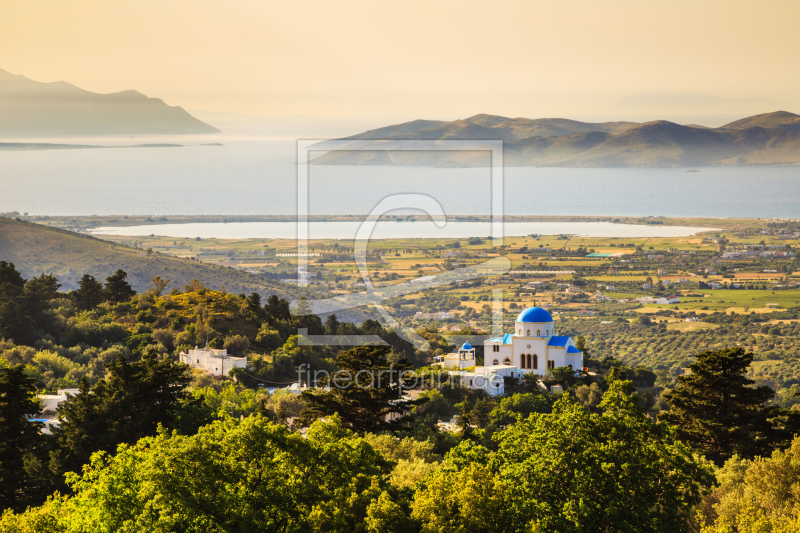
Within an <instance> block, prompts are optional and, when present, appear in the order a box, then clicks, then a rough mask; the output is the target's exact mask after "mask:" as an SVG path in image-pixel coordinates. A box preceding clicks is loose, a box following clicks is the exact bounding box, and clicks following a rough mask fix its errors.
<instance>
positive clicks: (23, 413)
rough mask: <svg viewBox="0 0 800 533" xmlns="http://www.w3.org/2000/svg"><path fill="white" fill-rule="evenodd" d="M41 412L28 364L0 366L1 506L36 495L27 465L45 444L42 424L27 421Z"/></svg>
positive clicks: (21, 503)
mask: <svg viewBox="0 0 800 533" xmlns="http://www.w3.org/2000/svg"><path fill="white" fill-rule="evenodd" d="M38 412H39V399H38V398H37V397H36V380H35V379H34V378H31V377H28V376H26V375H25V367H24V366H23V365H17V366H14V367H11V368H2V369H0V509H7V508H12V509H16V510H19V509H20V508H24V507H25V506H26V505H27V504H29V503H32V502H31V498H33V497H35V495H34V494H32V489H33V488H34V487H33V486H32V484H31V483H30V482H29V479H28V474H27V472H26V470H25V464H26V462H27V461H28V460H29V459H30V458H31V457H32V456H33V455H34V454H36V453H37V452H39V451H41V449H42V446H43V444H44V438H43V437H42V435H41V433H40V429H41V427H42V424H41V423H39V422H31V421H29V420H28V416H29V415H33V414H36V413H38Z"/></svg>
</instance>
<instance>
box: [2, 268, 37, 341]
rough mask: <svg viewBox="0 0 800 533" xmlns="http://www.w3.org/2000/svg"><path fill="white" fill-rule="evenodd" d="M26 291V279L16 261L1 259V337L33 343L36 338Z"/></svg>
mask: <svg viewBox="0 0 800 533" xmlns="http://www.w3.org/2000/svg"><path fill="white" fill-rule="evenodd" d="M24 291H25V280H24V279H23V278H22V275H21V274H20V273H19V272H17V269H16V267H15V266H14V263H7V262H6V261H0V338H5V339H13V340H14V341H15V342H16V343H17V344H31V343H32V342H33V340H34V331H33V321H32V320H31V318H30V315H29V314H28V309H27V306H26V302H25V298H24Z"/></svg>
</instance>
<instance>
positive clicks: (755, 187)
mask: <svg viewBox="0 0 800 533" xmlns="http://www.w3.org/2000/svg"><path fill="white" fill-rule="evenodd" d="M159 141H160V142H173V143H175V142H177V143H183V144H185V145H186V146H183V147H179V148H113V149H92V150H53V151H20V152H10V151H7V152H0V211H19V212H28V213H30V214H31V215H91V214H96V215H112V214H113V215H125V214H127V215H139V214H147V215H178V214H183V215H202V214H227V215H234V214H235V215H261V214H263V215H276V214H279V215H293V214H295V213H296V212H297V179H296V175H297V169H296V167H295V159H296V148H295V144H294V143H293V142H287V141H274V140H266V139H259V138H257V137H230V138H226V137H220V136H197V137H182V138H179V139H176V138H174V137H170V138H168V139H153V138H147V139H144V138H137V139H122V140H117V143H119V144H123V143H128V144H131V143H137V144H138V143H144V142H159ZM61 142H63V140H62V141H61ZM76 142H77V141H76ZM209 142H216V143H222V144H223V146H203V145H202V144H203V143H209ZM686 170H687V169H682V168H667V169H663V168H658V169H638V168H636V169H575V168H531V167H525V168H506V169H505V172H504V176H503V183H504V196H503V198H504V202H503V204H504V205H503V211H504V212H505V214H509V215H637V216H639V215H652V216H693V217H700V216H707V217H756V218H800V167H792V166H749V167H712V168H700V169H699V170H700V172H686ZM490 183H491V176H490V170H489V169H488V168H474V169H445V168H425V167H408V166H406V167H389V166H381V167H350V166H312V167H311V170H310V178H309V192H308V203H309V212H310V214H312V215H313V214H348V215H359V214H366V213H368V212H370V211H371V210H372V209H373V208H374V207H375V205H376V204H377V203H378V202H379V201H380V200H381V199H382V198H384V197H386V196H387V195H390V194H397V193H423V194H427V195H430V196H432V197H433V198H435V199H436V200H437V201H438V202H439V203H440V204H441V205H442V207H443V209H444V212H445V213H447V214H448V215H453V214H490V211H491V203H490V202H491V188H490Z"/></svg>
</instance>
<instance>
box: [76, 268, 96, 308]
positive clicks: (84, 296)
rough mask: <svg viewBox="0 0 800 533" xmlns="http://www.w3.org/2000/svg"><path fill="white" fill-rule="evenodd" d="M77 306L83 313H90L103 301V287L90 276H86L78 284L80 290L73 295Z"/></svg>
mask: <svg viewBox="0 0 800 533" xmlns="http://www.w3.org/2000/svg"><path fill="white" fill-rule="evenodd" d="M72 296H73V298H74V299H75V305H76V306H77V307H78V309H80V310H81V311H90V310H92V309H94V308H95V307H97V306H98V305H100V304H101V303H102V301H103V285H102V284H101V283H100V282H99V281H97V280H96V279H94V277H93V276H90V275H89V274H84V275H83V277H82V278H81V280H80V281H79V282H78V289H77V290H76V291H75V292H73V293H72Z"/></svg>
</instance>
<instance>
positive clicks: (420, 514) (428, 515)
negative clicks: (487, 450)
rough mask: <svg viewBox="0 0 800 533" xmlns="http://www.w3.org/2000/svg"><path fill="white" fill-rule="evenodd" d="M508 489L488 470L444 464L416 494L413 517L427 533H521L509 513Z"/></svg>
mask: <svg viewBox="0 0 800 533" xmlns="http://www.w3.org/2000/svg"><path fill="white" fill-rule="evenodd" d="M510 501H511V495H510V493H509V492H508V487H507V486H506V485H505V484H504V483H503V481H502V480H500V479H499V478H498V476H497V475H496V474H495V473H494V472H492V471H491V470H490V469H489V468H488V467H486V466H485V465H483V464H480V463H469V464H468V465H467V466H466V467H465V468H464V469H463V470H454V469H452V467H451V466H450V465H448V464H447V463H445V465H444V466H443V467H442V468H441V469H439V470H438V471H437V472H435V473H434V474H432V475H431V476H429V477H428V478H426V479H425V480H424V481H423V482H422V484H421V486H420V488H419V489H418V490H417V492H416V494H415V495H414V502H413V504H412V514H411V516H412V518H414V519H415V520H417V521H419V522H420V523H421V524H422V531H423V532H424V533H455V532H460V531H464V532H469V533H484V532H485V533H503V532H509V533H511V532H515V531H520V529H518V528H517V527H516V524H515V523H514V517H513V516H512V515H511V514H510V513H509V509H510V507H511V505H510Z"/></svg>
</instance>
